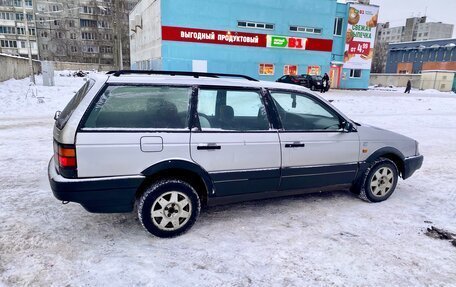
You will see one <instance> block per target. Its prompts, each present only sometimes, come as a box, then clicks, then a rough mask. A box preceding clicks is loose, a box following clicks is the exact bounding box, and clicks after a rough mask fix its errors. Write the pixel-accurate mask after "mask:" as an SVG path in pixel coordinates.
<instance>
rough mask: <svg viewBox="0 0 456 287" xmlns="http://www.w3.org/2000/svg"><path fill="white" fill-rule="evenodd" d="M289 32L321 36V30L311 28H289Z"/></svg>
mask: <svg viewBox="0 0 456 287" xmlns="http://www.w3.org/2000/svg"><path fill="white" fill-rule="evenodd" d="M290 31H292V32H299V33H309V34H321V32H322V29H321V28H311V27H302V26H290Z"/></svg>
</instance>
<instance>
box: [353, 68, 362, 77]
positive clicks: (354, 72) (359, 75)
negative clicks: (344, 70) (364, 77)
mask: <svg viewBox="0 0 456 287" xmlns="http://www.w3.org/2000/svg"><path fill="white" fill-rule="evenodd" d="M350 78H361V70H360V69H352V70H350Z"/></svg>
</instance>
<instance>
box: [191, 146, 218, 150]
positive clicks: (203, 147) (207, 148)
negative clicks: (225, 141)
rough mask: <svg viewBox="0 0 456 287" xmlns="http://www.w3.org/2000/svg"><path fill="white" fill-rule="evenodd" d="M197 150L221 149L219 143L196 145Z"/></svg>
mask: <svg viewBox="0 0 456 287" xmlns="http://www.w3.org/2000/svg"><path fill="white" fill-rule="evenodd" d="M196 149H197V150H219V149H222V147H221V146H219V145H199V146H197V147H196Z"/></svg>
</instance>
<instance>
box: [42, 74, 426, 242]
mask: <svg viewBox="0 0 456 287" xmlns="http://www.w3.org/2000/svg"><path fill="white" fill-rule="evenodd" d="M55 118H56V122H55V126H54V157H53V158H52V159H51V161H50V162H49V168H48V172H49V181H50V184H51V187H52V190H53V192H54V195H55V197H57V198H58V199H60V200H62V201H63V202H66V203H67V202H70V201H71V202H77V203H80V204H81V205H82V206H83V207H84V208H85V209H86V210H88V211H90V212H104V213H106V212H132V211H133V210H135V209H134V207H135V206H137V208H136V210H137V212H138V218H139V221H140V222H141V224H142V225H143V226H144V228H145V229H146V230H147V231H149V232H150V233H152V234H154V235H156V236H159V237H172V236H177V235H179V234H182V233H183V232H185V231H186V230H188V229H189V228H190V227H191V226H192V225H193V223H194V222H195V221H196V219H197V217H198V215H199V212H200V208H201V206H202V205H214V204H223V203H229V202H237V201H245V200H253V199H262V198H272V197H279V196H286V195H296V194H302V193H306V192H321V191H332V190H344V189H350V190H351V191H352V192H353V193H355V194H357V195H358V196H359V197H361V198H362V199H364V200H366V201H370V202H381V201H384V200H386V199H388V197H390V196H391V194H392V193H393V192H394V190H395V188H396V185H397V183H398V179H399V176H401V177H402V178H403V179H407V178H409V177H410V176H411V175H412V174H413V173H414V172H415V171H416V170H417V169H419V168H420V167H421V165H422V162H423V156H422V155H420V153H419V149H418V142H417V141H415V140H413V139H411V138H408V137H405V136H403V135H400V134H396V133H393V132H390V131H386V130H383V129H379V128H374V127H371V126H368V125H364V124H363V125H362V124H359V123H356V122H354V121H352V120H350V119H349V118H348V117H347V116H345V115H344V114H343V113H341V112H340V111H338V110H337V109H336V108H335V107H333V106H332V105H331V104H329V103H328V102H327V101H326V100H324V99H323V98H321V97H319V96H318V95H316V94H314V93H311V92H310V91H309V90H308V89H305V88H303V87H300V86H298V85H289V84H282V83H274V82H261V81H258V80H255V79H252V78H250V77H248V76H242V75H225V74H214V73H191V72H161V71H117V72H111V73H109V74H108V75H95V76H94V77H91V78H90V79H88V80H87V82H86V84H85V85H84V86H83V87H82V88H81V90H79V92H77V93H76V95H75V96H74V97H73V99H72V100H71V101H70V102H69V103H68V105H67V106H66V108H65V109H64V110H63V111H62V112H61V113H57V114H56V117H55ZM376 212H377V211H375V210H373V212H372V214H373V216H377V213H376ZM71 224H75V222H71Z"/></svg>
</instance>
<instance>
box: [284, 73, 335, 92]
mask: <svg viewBox="0 0 456 287" xmlns="http://www.w3.org/2000/svg"><path fill="white" fill-rule="evenodd" d="M277 82H279V83H286V84H293V85H298V86H302V87H306V88H309V89H310V90H312V91H316V90H318V91H320V90H321V89H322V88H323V77H322V76H319V75H308V74H302V75H295V76H294V75H284V76H282V77H280V78H279V79H278V80H277ZM329 88H330V86H329V84H328V86H327V87H326V90H325V91H328V90H329Z"/></svg>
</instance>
